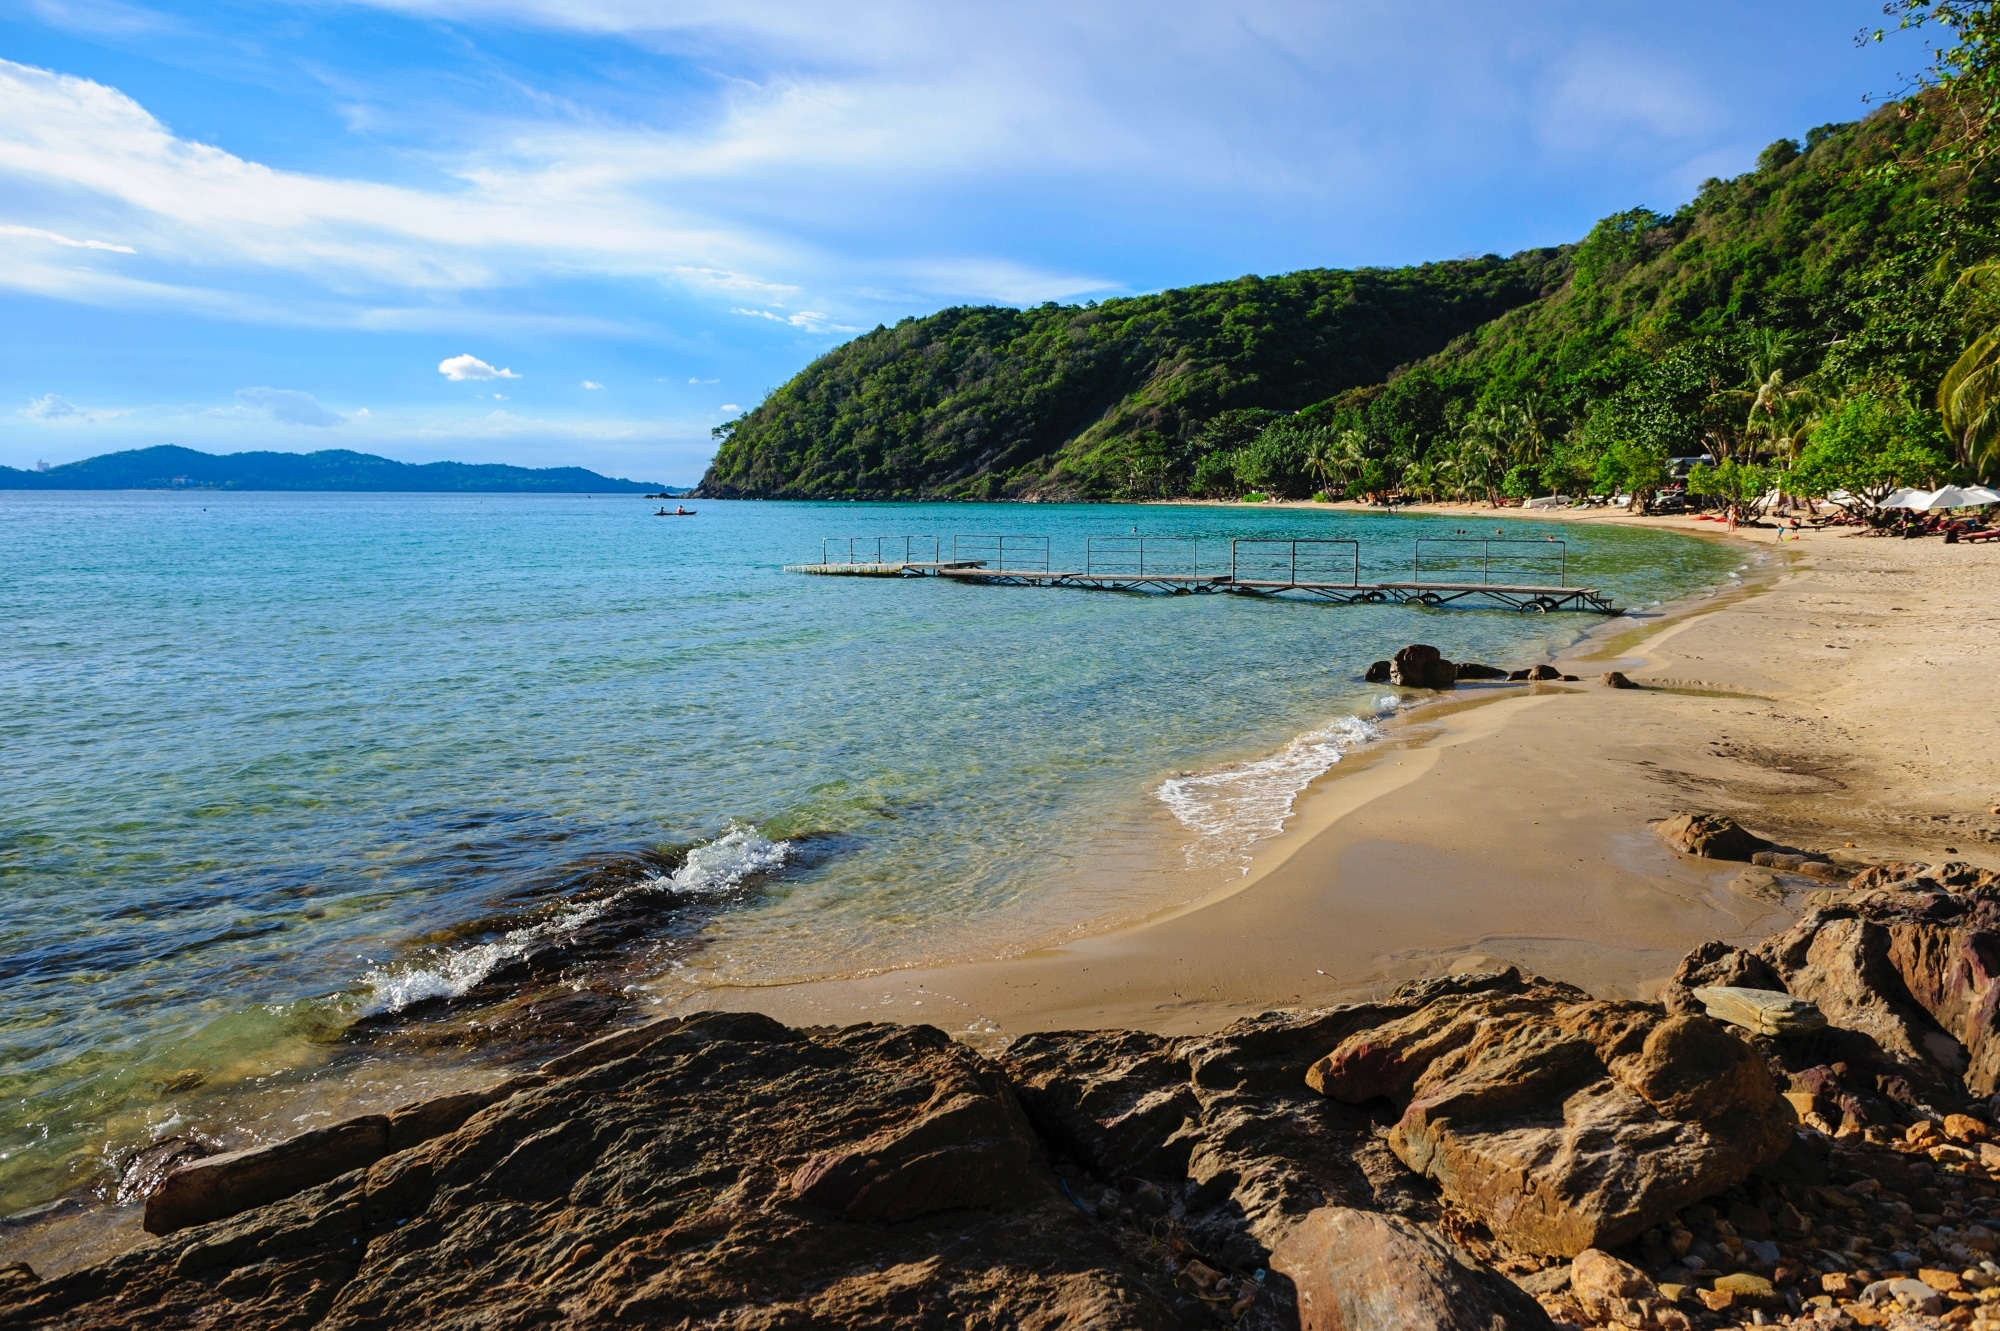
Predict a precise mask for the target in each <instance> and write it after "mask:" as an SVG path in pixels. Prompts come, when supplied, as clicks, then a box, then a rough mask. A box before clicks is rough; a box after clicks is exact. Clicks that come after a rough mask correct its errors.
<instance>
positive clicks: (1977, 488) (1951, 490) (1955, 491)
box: [1923, 485, 2000, 513]
mask: <svg viewBox="0 0 2000 1331" xmlns="http://www.w3.org/2000/svg"><path fill="white" fill-rule="evenodd" d="M1987 504H2000V494H1997V493H1995V492H1994V491H1992V490H1989V489H1987V488H1986V487H1985V486H1983V485H1947V486H1945V487H1944V489H1942V490H1939V491H1938V492H1937V493H1936V494H1934V495H1932V496H1931V497H1930V500H1929V502H1927V503H1925V504H1924V505H1923V509H1924V511H1925V512H1927V513H1934V512H1937V511H1938V510H1939V509H1946V508H1982V507H1984V506H1985V505H1987Z"/></svg>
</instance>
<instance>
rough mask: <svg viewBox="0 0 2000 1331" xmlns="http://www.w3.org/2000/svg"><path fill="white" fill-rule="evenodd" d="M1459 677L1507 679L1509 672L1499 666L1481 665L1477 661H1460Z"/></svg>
mask: <svg viewBox="0 0 2000 1331" xmlns="http://www.w3.org/2000/svg"><path fill="white" fill-rule="evenodd" d="M1458 678H1460V679H1505V678H1507V672H1506V671H1504V670H1502V669H1501V668H1500V667H1499V666H1490V665H1481V664H1479V663H1478V662H1476V661H1460V662H1459V663H1458Z"/></svg>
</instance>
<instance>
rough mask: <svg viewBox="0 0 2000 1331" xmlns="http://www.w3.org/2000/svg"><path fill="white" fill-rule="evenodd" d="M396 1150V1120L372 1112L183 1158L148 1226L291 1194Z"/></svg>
mask: <svg viewBox="0 0 2000 1331" xmlns="http://www.w3.org/2000/svg"><path fill="white" fill-rule="evenodd" d="M388 1151H389V1120H388V1119H387V1118H386V1117H384V1116H383V1115H381V1114H366V1115H363V1116H362V1117H360V1118H351V1119H348V1120H347V1121H346V1122H345V1123H336V1124H334V1125H333V1126H332V1127H327V1128H319V1129H316V1130H314V1131H312V1132H306V1133H301V1134H300V1135H299V1136H297V1137H293V1138H291V1139H289V1140H287V1141H282V1142H277V1143H274V1144H273V1145H270V1146H257V1147H252V1148H251V1149H249V1150H247V1151H230V1152H228V1153H226V1154H223V1155H211V1156H209V1157H207V1158H206V1159H201V1160H194V1161H191V1162H189V1163H187V1164H183V1165H181V1166H180V1167H179V1168H177V1169H175V1170H174V1171H173V1172H172V1173H170V1174H168V1175H167V1177H166V1179H165V1180H164V1181H163V1182H161V1184H160V1186H159V1187H158V1188H156V1189H154V1191H153V1194H152V1195H151V1196H150V1197H148V1198H146V1219H145V1225H146V1232H147V1233H148V1234H171V1233H173V1232H174V1231H175V1230H178V1229H185V1228H187V1227H188V1226H189V1225H199V1224H205V1223H206V1222H208V1221H211V1220H221V1219H224V1218H225V1217H228V1216H232V1215H237V1214H240V1213H241V1212H244V1211H247V1210H249V1209H251V1208H252V1207H256V1206H262V1205H264V1204H265V1203H267V1202H274V1201H277V1200H278V1199H279V1198H281V1197H289V1196H291V1195H292V1194H293V1193H295V1192H299V1191H302V1190H303V1189H306V1188H310V1187H314V1186H316V1185H318V1184H321V1183H325V1182H327V1181H328V1180H329V1179H334V1178H338V1177H340V1176H341V1175H342V1174H345V1173H348V1172H349V1171H351V1170H356V1169H363V1168H366V1167H367V1166H369V1165H372V1164H374V1163H375V1162H376V1161H377V1160H380V1159H381V1158H382V1157H383V1156H384V1155H386V1154H388Z"/></svg>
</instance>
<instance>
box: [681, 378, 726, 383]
mask: <svg viewBox="0 0 2000 1331" xmlns="http://www.w3.org/2000/svg"><path fill="white" fill-rule="evenodd" d="M688 382H689V383H691V384H719V383H721V382H722V380H720V379H690V380H688Z"/></svg>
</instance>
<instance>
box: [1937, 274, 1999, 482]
mask: <svg viewBox="0 0 2000 1331" xmlns="http://www.w3.org/2000/svg"><path fill="white" fill-rule="evenodd" d="M1955 289H1958V290H1962V291H1965V292H1967V293H1968V294H1969V295H1970V296H1971V297H1972V299H1973V302H1974V303H1973V309H1974V310H1975V311H1976V312H1977V317H1978V318H1979V319H1980V321H1981V322H1983V323H1986V324H1989V325H1990V326H1989V327H1988V328H1987V329H1986V331H1985V332H1983V333H1981V334H1980V335H1979V336H1978V337H1976V338H1974V339H1973V341H1972V345H1971V346H1969V347H1967V348H1966V349H1965V351H1964V352H1963V353H1962V354H1961V355H1960V356H1959V358H1958V360H1957V362H1956V363H1955V364H1953V365H1952V367H1951V368H1950V369H1949V370H1947V371H1945V376H1944V380H1943V382H1941V383H1940V384H1939V385H1938V395H1937V405H1938V412H1939V414H1940V415H1942V416H1943V417H1944V428H1945V429H1946V430H1947V431H1948V432H1949V433H1950V434H1951V437H1952V440H1953V441H1954V442H1955V443H1956V444H1957V445H1958V456H1959V460H1960V461H1961V462H1963V463H1965V465H1966V466H1968V467H1971V468H1972V469H1973V470H1974V471H1976V472H1978V473H1980V474H1981V475H1984V474H1986V473H1987V472H1989V471H1991V470H1992V469H1993V467H1994V465H1995V464H1996V463H2000V317H1996V316H2000V261H1991V260H1989V261H1988V262H1986V263H1981V264H1974V265H1973V266H1972V267H1970V268H1968V269H1966V270H1965V271H1964V272H1962V273H1960V274H1959V275H1958V281H1957V283H1956V284H1955Z"/></svg>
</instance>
